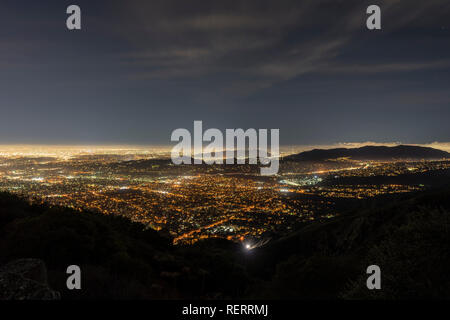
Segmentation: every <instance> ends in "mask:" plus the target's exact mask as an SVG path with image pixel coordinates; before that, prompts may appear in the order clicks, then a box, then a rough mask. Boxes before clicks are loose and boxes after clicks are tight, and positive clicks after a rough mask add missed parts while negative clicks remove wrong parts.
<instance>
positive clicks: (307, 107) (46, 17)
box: [0, 0, 450, 144]
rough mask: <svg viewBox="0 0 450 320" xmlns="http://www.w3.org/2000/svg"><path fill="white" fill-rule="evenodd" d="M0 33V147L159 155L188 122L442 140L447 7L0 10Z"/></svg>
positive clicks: (187, 3)
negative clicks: (74, 13)
mask: <svg viewBox="0 0 450 320" xmlns="http://www.w3.org/2000/svg"><path fill="white" fill-rule="evenodd" d="M70 4H77V5H79V6H80V7H81V10H82V30H79V31H69V30H67V28H66V18H67V14H66V8H67V6H68V5H70ZM369 4H378V5H379V6H380V7H381V10H382V30H381V31H369V30H367V28H366V18H367V15H366V8H367V6H368V5H369ZM0 27H1V28H0V110H1V117H0V143H41V144H42V143H89V144H97V143H98V144H103V143H120V144H123V143H130V144H169V143H170V134H171V132H172V131H173V130H174V129H176V128H180V127H183V128H188V129H189V128H192V126H193V121H194V120H203V124H204V127H205V128H210V127H216V128H221V129H224V128H239V127H240V128H279V129H280V139H281V143H282V144H332V143H336V142H358V141H369V140H370V141H375V142H387V141H401V142H403V143H430V142H434V141H441V142H442V141H444V142H445V141H450V126H449V120H450V90H449V87H450V2H449V1H448V0H427V1H423V0H420V1H419V0H379V1H370V2H367V1H361V0H359V1H356V0H342V1H340V0H333V1H325V0H324V1H320V0H304V1H302V0H292V1H283V0H276V1H275V0H270V1H264V0H260V1H224V0H219V1H217V0H216V1H214V0H202V1H197V0H179V1H170V0H163V1H158V0H152V1H137V0H136V1H134V0H130V1H116V0H109V1H98V0H97V1H93V0H90V1H87V0H72V1H65V0H53V1H52V0H42V1H29V0H4V1H2V3H1V4H0Z"/></svg>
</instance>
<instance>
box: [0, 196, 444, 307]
mask: <svg viewBox="0 0 450 320" xmlns="http://www.w3.org/2000/svg"><path fill="white" fill-rule="evenodd" d="M18 258H37V259H42V260H43V261H44V262H45V263H46V265H47V269H48V271H47V273H48V282H49V285H50V287H51V288H52V289H53V290H56V291H58V292H59V293H60V295H61V298H62V299H70V298H116V299H123V298H142V299H177V298H207V299H217V298H270V299H277V298H279V299H298V298H300V299H310V298H312V299H342V298H345V299H361V298H362V299H365V298H382V299H407V298H437V299H439V298H446V299H449V298H450V275H449V274H448V270H450V189H441V190H438V191H430V192H427V193H423V194H417V195H411V196H408V198H406V199H405V198H399V199H392V198H391V199H390V200H389V201H382V202H380V201H378V202H373V203H370V204H367V205H366V206H365V207H363V208H362V209H358V210H357V211H356V212H349V213H347V214H345V215H342V216H340V217H338V218H335V219H334V220H330V221H328V222H325V223H318V222H316V223H310V224H306V225H305V226H303V227H302V228H301V229H299V230H298V231H296V232H295V233H293V234H292V235H290V236H288V237H285V238H282V239H278V240H276V241H273V242H271V243H269V244H268V245H266V246H264V247H262V248H257V249H254V250H251V251H246V250H245V249H243V248H242V246H241V245H238V244H234V243H230V242H227V241H203V242H201V243H198V244H197V245H194V246H190V247H173V246H171V245H170V240H169V239H165V238H163V237H161V236H160V235H158V234H157V233H156V232H155V231H152V230H144V229H143V226H142V225H141V224H137V223H132V222H130V221H128V220H126V219H124V218H120V217H111V216H102V215H99V214H95V213H89V212H83V213H79V212H75V211H72V210H70V209H66V208H49V207H46V206H30V205H28V204H27V203H25V202H24V201H22V200H20V199H19V198H17V197H15V196H11V195H9V194H0V265H2V264H5V263H7V262H9V261H12V260H14V259H18ZM72 264H76V265H79V266H80V267H81V270H82V290H80V291H76V290H75V291H69V290H67V289H66V277H67V275H66V273H65V271H66V268H67V266H69V265H72ZM372 264H376V265H379V266H380V268H381V272H382V275H381V278H382V289H381V290H375V291H369V290H368V289H367V288H366V279H367V275H366V273H365V271H366V268H367V266H369V265H372Z"/></svg>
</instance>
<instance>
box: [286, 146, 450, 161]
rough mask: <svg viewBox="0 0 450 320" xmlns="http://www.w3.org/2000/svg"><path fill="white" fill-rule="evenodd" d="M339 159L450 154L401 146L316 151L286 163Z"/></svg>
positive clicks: (431, 157) (419, 157)
mask: <svg viewBox="0 0 450 320" xmlns="http://www.w3.org/2000/svg"><path fill="white" fill-rule="evenodd" d="M338 158H351V159H353V160H395V159H401V160H434V159H450V153H448V152H445V151H442V150H438V149H434V148H429V147H418V146H408V145H400V146H395V147H385V146H365V147H361V148H336V149H314V150H311V151H305V152H301V153H298V154H294V155H290V156H287V157H284V158H283V160H284V161H326V160H330V159H338Z"/></svg>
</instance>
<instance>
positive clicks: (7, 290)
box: [0, 259, 60, 300]
mask: <svg viewBox="0 0 450 320" xmlns="http://www.w3.org/2000/svg"><path fill="white" fill-rule="evenodd" d="M59 299H60V294H59V292H57V291H54V290H52V289H51V288H50V287H49V286H48V283H47V268H46V266H45V263H44V262H43V261H42V260H39V259H19V260H14V261H12V262H10V263H8V264H6V265H4V266H2V267H0V300H59Z"/></svg>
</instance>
